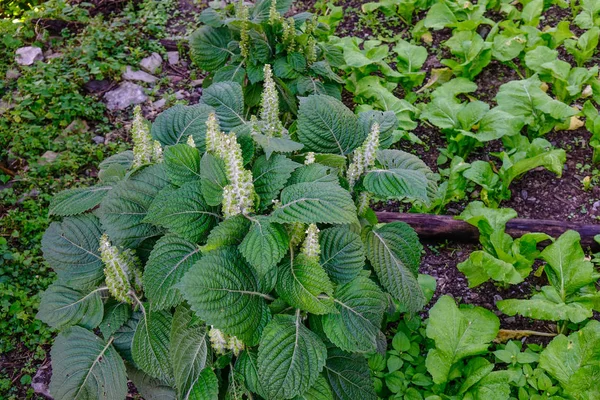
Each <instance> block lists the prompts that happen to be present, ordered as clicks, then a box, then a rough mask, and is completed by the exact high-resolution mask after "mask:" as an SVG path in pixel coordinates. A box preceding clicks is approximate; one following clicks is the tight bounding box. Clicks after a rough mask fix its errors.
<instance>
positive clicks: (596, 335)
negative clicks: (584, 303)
mask: <svg viewBox="0 0 600 400" xmlns="http://www.w3.org/2000/svg"><path fill="white" fill-rule="evenodd" d="M539 366H540V368H542V369H544V370H546V371H547V372H548V373H549V374H550V375H551V376H552V377H554V378H555V379H556V380H558V381H559V382H560V384H561V385H562V386H563V388H565V392H566V393H565V394H568V395H570V396H572V397H573V398H574V399H589V400H591V399H595V398H597V396H598V394H599V393H598V387H599V386H600V375H599V372H600V322H598V321H594V320H592V321H590V322H588V323H587V325H585V327H583V328H582V329H580V330H579V331H577V332H573V333H572V334H570V335H569V337H566V336H564V335H558V336H557V337H555V338H554V339H553V340H552V342H550V344H549V345H548V347H546V349H544V351H543V352H542V353H541V354H540V364H539Z"/></svg>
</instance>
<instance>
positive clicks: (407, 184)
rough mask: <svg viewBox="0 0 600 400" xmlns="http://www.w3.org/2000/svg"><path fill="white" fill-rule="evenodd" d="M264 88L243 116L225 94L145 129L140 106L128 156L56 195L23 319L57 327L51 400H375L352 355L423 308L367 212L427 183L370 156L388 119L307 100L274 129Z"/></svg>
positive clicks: (402, 258)
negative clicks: (153, 398)
mask: <svg viewBox="0 0 600 400" xmlns="http://www.w3.org/2000/svg"><path fill="white" fill-rule="evenodd" d="M264 75H265V82H264V88H263V91H262V100H261V110H260V115H259V116H254V115H253V116H252V118H250V119H249V120H247V119H244V118H243V117H242V116H243V115H246V111H247V109H248V108H250V107H251V106H248V105H247V104H245V102H244V95H243V90H242V87H241V86H240V85H239V84H238V83H237V82H232V81H224V82H217V83H213V84H212V85H211V86H210V87H208V88H207V89H205V90H204V93H203V97H202V99H201V103H200V104H198V105H195V106H176V107H173V108H171V109H169V110H167V111H165V112H164V113H162V114H161V115H159V116H158V118H157V119H156V120H155V121H154V123H153V124H152V125H151V126H150V125H149V124H147V123H145V122H144V121H143V120H142V119H141V116H140V114H139V110H138V111H137V114H136V115H137V116H136V119H135V120H134V124H133V127H132V132H131V135H132V138H133V140H134V148H133V151H127V152H124V153H120V154H118V155H115V156H113V157H111V158H109V159H107V160H105V161H104V162H103V163H101V164H100V172H99V178H100V182H99V183H98V184H97V185H95V186H90V187H87V188H78V189H71V190H67V191H64V192H61V193H58V194H57V195H56V196H55V197H54V199H53V201H52V203H51V206H50V213H51V214H52V215H57V216H61V217H64V218H63V219H62V221H60V222H54V223H52V224H51V225H50V227H49V228H48V231H47V232H46V234H45V235H44V239H43V250H44V256H45V258H46V260H47V261H48V263H49V265H50V266H51V267H52V268H53V269H54V271H55V272H56V274H57V275H58V279H57V281H56V282H55V283H53V284H52V285H51V286H50V287H49V288H48V290H46V291H45V292H44V293H43V295H42V303H41V307H40V311H39V314H38V317H39V318H40V319H41V320H42V321H44V322H46V323H47V324H49V325H50V326H51V327H53V328H56V329H58V330H60V333H59V335H58V337H57V339H56V341H55V343H54V345H53V348H52V352H51V354H52V360H53V378H52V382H51V385H50V390H51V393H52V394H53V396H54V397H55V398H56V399H68V398H72V397H74V396H75V397H77V396H76V394H78V393H86V395H87V396H89V397H92V398H96V397H97V398H102V397H108V398H114V399H117V398H122V397H124V396H125V394H126V391H127V387H126V382H127V377H129V379H131V380H132V381H133V382H134V383H135V384H136V386H137V388H138V390H140V392H141V393H142V394H144V393H145V392H146V393H151V394H152V393H155V391H156V390H158V387H159V386H160V387H161V390H165V391H170V392H172V393H177V397H178V398H190V396H192V397H195V398H215V397H216V396H217V393H220V394H221V395H222V394H225V395H226V396H230V397H232V398H238V397H241V396H243V395H245V394H248V395H250V394H251V393H253V394H255V395H258V396H260V397H262V398H269V399H291V398H297V396H305V397H314V396H316V395H318V394H321V395H326V396H327V397H328V398H330V397H331V396H332V393H335V394H336V396H337V397H340V396H341V397H342V398H356V397H357V396H359V394H361V395H362V396H367V397H369V398H373V399H374V398H375V397H376V395H375V389H374V387H373V384H372V382H371V379H370V375H369V368H368V364H367V359H366V358H365V354H367V353H373V352H375V351H377V350H378V349H384V348H385V346H386V340H385V335H384V334H383V332H382V331H381V327H382V322H383V318H384V314H385V313H386V310H387V308H388V304H390V303H391V302H396V303H398V304H400V305H401V306H402V307H403V309H404V310H405V311H406V312H411V313H414V312H416V311H419V310H420V309H421V308H422V307H423V306H424V304H425V302H426V297H425V294H424V291H423V289H422V288H421V284H420V281H419V278H418V273H417V270H418V267H419V263H420V258H421V245H420V244H419V241H418V239H417V236H416V234H415V232H414V231H413V230H412V229H411V228H410V227H409V226H408V225H406V224H404V223H400V222H396V223H390V224H379V223H378V221H377V219H376V218H375V214H374V213H373V211H371V209H370V208H369V199H370V198H375V199H377V198H408V199H411V200H412V201H419V202H428V201H429V198H428V189H430V188H431V187H432V186H435V180H432V174H431V171H429V170H428V169H427V167H425V165H424V164H423V163H422V162H421V161H420V160H419V159H418V158H417V157H415V156H412V155H410V154H408V153H405V152H402V151H400V150H389V149H385V143H386V140H387V139H388V138H389V132H390V131H391V130H393V129H394V121H393V114H391V119H392V121H391V120H390V116H389V115H385V114H383V113H375V112H369V113H362V114H360V115H358V116H356V115H354V114H353V113H352V112H351V111H350V110H348V109H347V108H346V107H345V106H344V105H343V104H342V103H341V102H340V101H338V100H336V99H335V98H333V97H330V96H327V95H310V96H308V97H306V98H303V99H302V101H301V103H300V107H299V111H298V119H297V121H294V122H293V123H291V124H288V125H284V124H283V123H282V122H281V121H280V120H279V112H278V109H279V108H278V107H279V101H278V98H277V97H278V95H277V91H276V84H275V82H274V80H273V79H271V66H270V65H268V64H267V65H265V68H264ZM292 127H294V129H292ZM290 130H292V131H293V132H290ZM292 135H293V137H294V138H296V139H297V140H294V139H292V138H291V137H292ZM90 376H93V377H94V379H88V378H89V377H90Z"/></svg>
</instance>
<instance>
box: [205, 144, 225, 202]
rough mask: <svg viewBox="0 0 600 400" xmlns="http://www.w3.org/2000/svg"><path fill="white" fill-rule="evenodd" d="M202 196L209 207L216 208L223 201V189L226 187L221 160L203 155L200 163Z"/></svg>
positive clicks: (207, 154)
mask: <svg viewBox="0 0 600 400" xmlns="http://www.w3.org/2000/svg"><path fill="white" fill-rule="evenodd" d="M200 176H201V181H202V195H203V196H204V199H205V200H206V203H207V204H208V205H210V206H218V205H220V204H221V202H222V201H223V188H224V187H225V186H227V183H228V181H227V172H226V170H225V163H224V162H223V160H221V159H219V158H216V157H214V156H213V155H212V154H209V153H204V155H203V156H202V160H201V161H200Z"/></svg>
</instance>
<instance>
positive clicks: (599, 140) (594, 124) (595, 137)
mask: <svg viewBox="0 0 600 400" xmlns="http://www.w3.org/2000/svg"><path fill="white" fill-rule="evenodd" d="M583 115H585V127H586V128H587V130H588V131H590V133H591V134H592V137H591V138H590V146H591V147H592V148H593V149H594V154H593V156H592V161H593V162H594V163H600V113H598V110H597V109H596V107H594V105H593V104H592V102H591V101H586V102H585V103H584V104H583Z"/></svg>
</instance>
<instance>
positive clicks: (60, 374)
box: [50, 326, 127, 400]
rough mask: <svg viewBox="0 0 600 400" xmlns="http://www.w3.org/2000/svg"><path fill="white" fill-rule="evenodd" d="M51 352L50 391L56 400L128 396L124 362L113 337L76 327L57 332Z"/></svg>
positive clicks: (108, 398) (106, 399) (105, 399)
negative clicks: (100, 335) (114, 344)
mask: <svg viewBox="0 0 600 400" xmlns="http://www.w3.org/2000/svg"><path fill="white" fill-rule="evenodd" d="M74 344H76V345H74ZM50 354H51V357H52V380H51V381H50V393H51V394H52V396H53V397H54V399H56V400H84V399H86V400H87V399H98V400H114V399H124V398H125V396H126V395H127V375H126V374H125V364H124V363H123V360H122V359H121V357H119V355H118V354H117V352H116V351H115V349H114V348H113V347H112V345H111V340H109V341H108V342H107V341H104V340H102V339H100V338H99V337H98V336H96V335H94V334H93V333H92V332H90V331H88V330H87V329H84V328H81V327H79V326H74V327H71V328H69V329H67V330H65V331H64V332H62V333H60V334H59V335H58V337H57V338H56V340H55V341H54V345H53V346H52V350H51V352H50Z"/></svg>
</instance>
